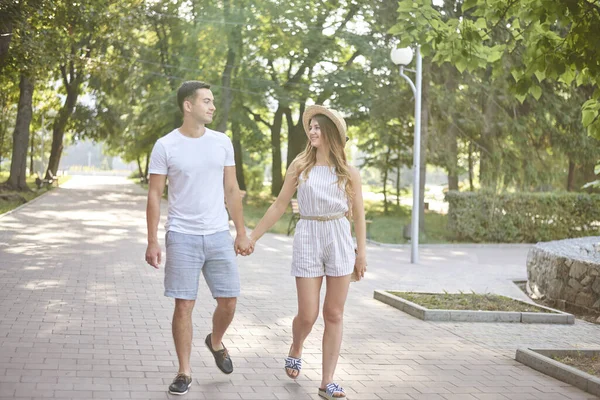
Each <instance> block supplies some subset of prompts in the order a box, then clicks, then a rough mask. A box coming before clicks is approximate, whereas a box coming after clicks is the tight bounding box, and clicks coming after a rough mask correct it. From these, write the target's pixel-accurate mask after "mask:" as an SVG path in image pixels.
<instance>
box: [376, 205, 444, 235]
mask: <svg viewBox="0 0 600 400" xmlns="http://www.w3.org/2000/svg"><path fill="white" fill-rule="evenodd" d="M365 213H366V218H367V220H370V221H372V222H371V223H370V224H369V227H368V231H369V236H370V238H371V239H372V240H374V241H376V242H380V243H395V244H398V243H408V241H407V240H406V239H404V236H403V231H404V226H405V225H410V219H411V209H410V208H408V207H402V206H401V207H398V206H396V205H389V209H388V214H387V215H386V214H385V212H384V208H383V203H382V202H370V201H365ZM447 224H448V217H447V216H446V215H444V214H438V213H436V212H433V211H425V233H422V234H421V236H420V238H419V239H420V240H419V241H420V243H448V242H449V240H448V238H447V228H446V226H447ZM407 229H409V230H410V227H409V228H407Z"/></svg>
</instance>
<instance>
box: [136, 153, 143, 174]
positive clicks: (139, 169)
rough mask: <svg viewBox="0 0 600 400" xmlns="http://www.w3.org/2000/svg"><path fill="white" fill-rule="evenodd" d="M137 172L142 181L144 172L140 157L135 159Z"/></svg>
mask: <svg viewBox="0 0 600 400" xmlns="http://www.w3.org/2000/svg"><path fill="white" fill-rule="evenodd" d="M136 161H137V166H138V172H139V173H140V178H141V179H142V180H143V179H144V171H142V161H141V160H140V156H137V157H136Z"/></svg>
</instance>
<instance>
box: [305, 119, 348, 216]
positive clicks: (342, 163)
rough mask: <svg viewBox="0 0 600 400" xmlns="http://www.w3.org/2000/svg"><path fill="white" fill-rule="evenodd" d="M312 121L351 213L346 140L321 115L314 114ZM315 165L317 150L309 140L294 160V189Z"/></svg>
mask: <svg viewBox="0 0 600 400" xmlns="http://www.w3.org/2000/svg"><path fill="white" fill-rule="evenodd" d="M313 119H315V120H316V121H317V122H318V123H319V128H320V130H321V140H322V141H323V143H324V144H325V145H326V146H328V147H329V160H330V162H331V163H332V164H333V165H332V166H333V167H335V173H336V175H337V176H338V185H339V186H340V188H343V189H344V190H345V192H346V197H347V198H348V206H349V211H350V212H351V211H352V207H351V204H352V198H353V197H354V192H353V190H352V182H351V180H352V179H351V176H350V167H349V166H348V161H347V159H346V152H345V151H344V146H345V145H346V138H345V137H344V138H343V139H342V135H341V134H340V132H339V131H338V129H337V127H336V126H335V124H334V123H333V121H331V120H330V119H329V118H328V117H326V116H325V115H322V114H316V115H315V116H314V117H313ZM316 163H317V148H316V147H313V146H312V145H311V144H310V140H309V141H308V143H306V149H304V151H303V152H302V153H300V154H298V156H297V157H296V159H295V160H294V173H295V176H296V187H297V186H298V185H299V184H300V176H301V175H302V177H303V178H304V179H308V175H309V174H310V170H311V169H312V168H313V167H314V166H315V164H316Z"/></svg>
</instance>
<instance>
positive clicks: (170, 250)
mask: <svg viewBox="0 0 600 400" xmlns="http://www.w3.org/2000/svg"><path fill="white" fill-rule="evenodd" d="M165 241H166V243H167V246H166V247H167V260H166V263H165V296H167V297H174V298H176V299H185V300H195V299H196V297H197V295H198V281H199V280H200V271H202V273H203V274H204V279H205V280H206V283H207V285H208V287H209V289H210V292H211V294H212V296H213V297H214V298H217V297H238V296H239V295H240V276H239V272H238V267H237V263H236V261H235V257H236V254H235V250H234V247H233V238H232V237H231V234H230V233H229V231H223V232H217V233H213V234H212V235H188V234H185V233H179V232H174V231H168V232H167V234H166V239H165Z"/></svg>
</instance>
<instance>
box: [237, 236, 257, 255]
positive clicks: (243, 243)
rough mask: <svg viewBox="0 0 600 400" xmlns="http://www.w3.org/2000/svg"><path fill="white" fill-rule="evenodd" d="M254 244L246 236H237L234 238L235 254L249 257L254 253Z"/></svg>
mask: <svg viewBox="0 0 600 400" xmlns="http://www.w3.org/2000/svg"><path fill="white" fill-rule="evenodd" d="M254 245H255V242H254V241H253V240H251V239H250V238H249V237H248V236H246V234H244V235H237V236H236V238H235V245H234V247H235V254H239V255H242V256H249V255H250V254H252V253H253V252H254Z"/></svg>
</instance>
